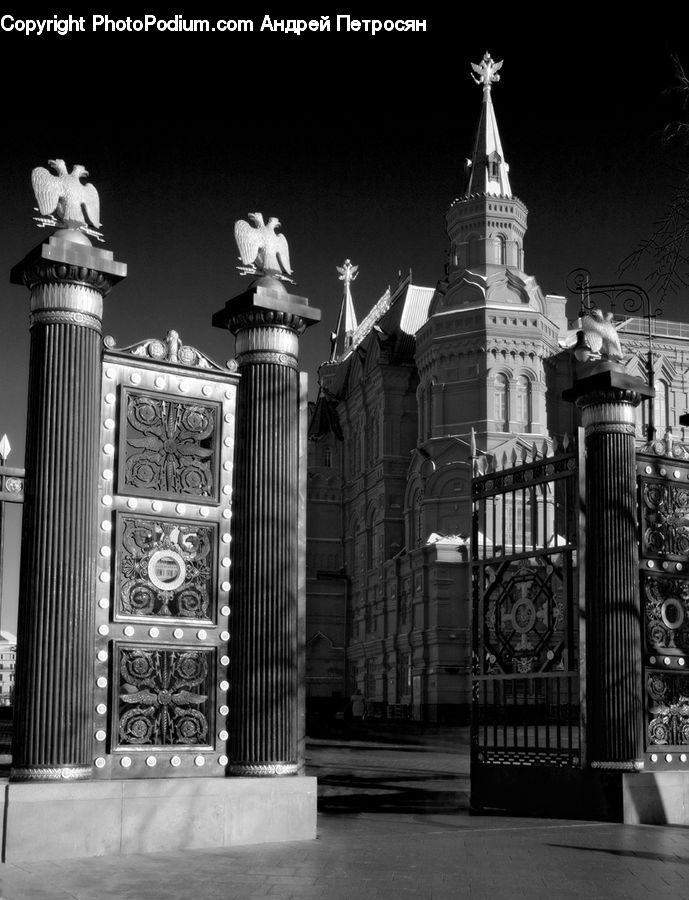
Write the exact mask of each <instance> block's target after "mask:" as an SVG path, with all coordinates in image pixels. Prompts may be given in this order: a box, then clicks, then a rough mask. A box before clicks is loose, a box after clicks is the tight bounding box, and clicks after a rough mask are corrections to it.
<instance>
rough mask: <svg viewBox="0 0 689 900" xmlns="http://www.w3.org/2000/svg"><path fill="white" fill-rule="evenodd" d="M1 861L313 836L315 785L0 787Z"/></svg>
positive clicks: (217, 781) (251, 781)
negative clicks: (2, 826)
mask: <svg viewBox="0 0 689 900" xmlns="http://www.w3.org/2000/svg"><path fill="white" fill-rule="evenodd" d="M0 787H1V788H2V794H1V795H0V796H1V797H2V806H3V823H4V834H3V843H2V846H3V857H2V858H3V862H9V863H14V862H20V861H21V860H22V859H31V860H34V861H35V860H37V859H73V858H75V857H81V856H105V855H117V854H122V855H127V854H130V853H134V854H139V853H171V852H173V851H175V850H179V851H184V850H200V849H202V848H211V847H232V846H235V845H237V844H265V843H274V842H278V841H306V840H314V839H315V837H316V799H317V798H316V779H315V778H285V779H277V780H276V779H272V780H259V779H255V778H162V779H157V780H156V779H152V778H146V779H141V780H132V781H121V780H114V781H84V782H79V781H77V782H75V783H70V784H65V783H62V784H56V783H52V784H36V783H34V784H11V783H10V784H8V783H7V782H6V781H5V782H0Z"/></svg>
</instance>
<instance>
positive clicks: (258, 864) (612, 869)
mask: <svg viewBox="0 0 689 900" xmlns="http://www.w3.org/2000/svg"><path fill="white" fill-rule="evenodd" d="M353 750H354V751H355V752H354V753H352V752H351V751H353ZM345 751H347V752H345ZM387 752H388V753H389V760H388V761H389V763H390V765H389V766H386V764H385V761H384V758H383V757H382V756H381V755H380V752H379V749H378V748H376V747H375V746H366V745H365V743H364V742H362V746H361V747H360V748H358V751H356V748H346V747H339V746H333V747H330V748H329V747H326V746H324V745H320V746H316V745H314V744H310V745H309V749H308V755H309V757H310V767H309V774H318V775H320V776H322V777H323V778H324V779H325V778H328V779H330V780H329V782H328V783H324V785H323V788H322V796H321V805H322V811H321V812H320V814H319V824H318V839H317V840H315V841H307V842H289V843H285V844H264V845H260V846H247V847H232V848H228V849H218V850H196V851H190V852H183V853H182V852H178V853H158V854H151V855H145V856H144V855H141V856H137V855H134V856H128V857H112V856H110V857H101V858H94V859H77V860H64V861H53V862H37V863H31V862H29V861H27V862H23V863H22V864H21V865H7V864H6V865H4V866H0V897H1V898H4V900H111V898H112V900H115V898H116V900H192V898H193V900H234V898H237V900H244V898H247V900H250V898H254V897H268V898H278V900H287V898H312V897H313V898H316V897H320V898H325V900H345V898H352V900H355V898H356V900H362V898H374V900H384V898H391V900H392V898H394V900H401V898H405V897H413V898H419V900H464V898H467V900H484V898H485V900H496V898H499V900H520V898H524V900H526V898H528V900H540V898H543V900H545V898H547V900H569V898H584V900H597V898H601V900H616V898H620V900H621V898H624V900H637V898H639V900H642V898H643V900H647V898H648V896H649V895H651V896H653V897H654V898H659V900H687V898H689V829H683V828H679V827H668V826H666V827H656V826H638V825H636V826H632V825H611V824H607V823H606V824H602V823H596V822H572V821H564V820H546V819H516V818H509V817H500V816H472V815H470V814H469V813H468V811H467V810H466V808H462V807H461V802H460V801H461V798H460V799H458V797H459V795H461V794H462V792H464V793H466V791H465V790H464V788H465V787H466V784H465V781H464V780H465V779H466V774H465V770H466V760H465V759H463V758H462V754H451V753H448V752H447V750H446V748H443V750H442V751H439V752H433V751H428V749H425V750H424V751H423V752H418V753H415V752H412V753H409V752H408V751H397V750H395V749H394V748H390V749H389V750H388V751H387ZM404 761H406V762H404ZM348 774H349V776H351V777H352V778H354V779H357V778H358V781H356V780H355V781H354V783H353V784H352V785H351V788H352V791H353V793H351V794H349V795H347V794H346V793H343V792H345V790H346V788H347V777H348ZM414 779H417V780H414ZM336 781H338V782H339V783H335V782H336ZM374 782H375V783H377V784H379V785H381V787H380V790H381V791H384V790H388V791H392V793H391V794H390V793H388V794H385V793H383V794H378V795H375V794H372V795H371V797H370V798H369V801H368V802H366V803H362V798H365V796H366V791H365V789H364V788H363V787H362V784H364V785H369V786H372V785H373V783H374ZM438 785H445V786H447V790H448V791H449V792H450V794H451V795H452V797H451V802H452V803H453V804H456V807H448V806H446V805H443V803H442V802H441V799H442V798H441V793H442V789H437V786H438ZM457 785H459V788H458V787H457ZM333 792H334V793H333ZM424 793H426V795H427V796H426V797H425V798H424V796H423V795H424ZM343 796H344V797H345V798H347V797H349V799H346V800H345V801H342V800H339V801H338V800H337V798H338V797H339V798H342V797H343ZM376 796H378V797H379V801H378V803H377V804H376V803H375V802H373V801H374V800H375V797H376ZM352 798H354V799H352ZM395 798H396V800H397V801H399V802H398V803H397V804H396V803H395V802H393V800H394V799H395ZM336 801H337V802H336ZM362 806H363V808H362Z"/></svg>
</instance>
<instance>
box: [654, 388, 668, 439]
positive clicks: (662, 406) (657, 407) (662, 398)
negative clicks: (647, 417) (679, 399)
mask: <svg viewBox="0 0 689 900" xmlns="http://www.w3.org/2000/svg"><path fill="white" fill-rule="evenodd" d="M653 387H654V388H655V390H656V395H655V399H654V400H653V424H654V425H655V430H656V436H657V437H662V436H663V435H664V434H665V429H666V428H667V425H668V412H669V406H670V402H669V401H670V387H669V385H668V384H666V383H665V382H664V381H656V382H655V384H654V385H653Z"/></svg>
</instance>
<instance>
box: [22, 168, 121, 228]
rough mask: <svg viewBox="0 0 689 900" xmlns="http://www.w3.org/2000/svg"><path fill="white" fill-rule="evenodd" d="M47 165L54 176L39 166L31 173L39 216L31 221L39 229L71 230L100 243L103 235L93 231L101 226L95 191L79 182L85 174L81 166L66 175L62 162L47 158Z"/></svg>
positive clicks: (91, 186) (86, 173)
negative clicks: (86, 235)
mask: <svg viewBox="0 0 689 900" xmlns="http://www.w3.org/2000/svg"><path fill="white" fill-rule="evenodd" d="M48 165H49V166H51V167H52V168H53V169H54V170H55V172H56V173H57V174H55V175H53V173H52V172H50V171H48V169H45V168H43V166H38V167H37V168H35V169H34V170H33V171H32V172H31V185H32V187H33V192H34V194H35V196H36V202H37V203H38V207H37V209H38V211H39V212H40V213H41V215H40V216H36V217H35V219H34V221H35V222H37V223H38V225H39V227H41V228H44V227H56V228H72V229H74V230H75V231H83V232H84V233H85V234H88V235H90V236H91V237H95V238H97V239H98V240H99V241H102V240H103V235H102V234H101V233H100V232H99V231H97V230H96V229H98V228H100V224H101V223H100V200H99V198H98V191H97V190H96V189H95V187H94V186H93V185H92V184H90V183H87V184H83V183H82V181H81V179H82V178H86V177H87V176H88V174H89V173H88V172H87V171H86V169H85V167H84V166H79V165H76V166H73V167H72V171H71V172H68V171H67V166H66V164H65V161H64V159H50V160H48Z"/></svg>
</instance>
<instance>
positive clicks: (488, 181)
mask: <svg viewBox="0 0 689 900" xmlns="http://www.w3.org/2000/svg"><path fill="white" fill-rule="evenodd" d="M471 67H472V69H473V70H474V72H475V73H476V75H478V76H479V77H478V78H477V77H476V75H474V76H473V78H474V81H475V82H476V83H477V84H480V85H483V104H482V106H481V116H480V118H479V123H478V128H477V130H476V140H475V142H474V152H473V155H472V157H471V159H470V160H467V169H468V175H469V179H468V183H467V187H466V190H465V192H464V196H465V197H469V196H471V195H472V194H478V195H484V196H485V195H488V196H491V197H504V198H506V199H507V198H511V197H512V188H511V187H510V179H509V175H508V172H509V168H510V167H509V166H508V164H507V163H506V162H505V154H504V152H503V149H502V141H501V140H500V132H499V130H498V122H497V119H496V117H495V109H494V107H493V101H492V99H491V85H492V84H493V83H494V82H496V81H500V76H499V75H498V74H497V72H498V71H499V69H501V68H502V60H501V61H500V62H497V63H496V62H495V61H494V60H493V59H492V58H491V55H490V53H489V52H488V51H487V50H486V52H485V54H484V56H483V59H482V61H481V63H480V64H477V63H472V64H471Z"/></svg>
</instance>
